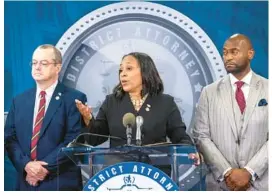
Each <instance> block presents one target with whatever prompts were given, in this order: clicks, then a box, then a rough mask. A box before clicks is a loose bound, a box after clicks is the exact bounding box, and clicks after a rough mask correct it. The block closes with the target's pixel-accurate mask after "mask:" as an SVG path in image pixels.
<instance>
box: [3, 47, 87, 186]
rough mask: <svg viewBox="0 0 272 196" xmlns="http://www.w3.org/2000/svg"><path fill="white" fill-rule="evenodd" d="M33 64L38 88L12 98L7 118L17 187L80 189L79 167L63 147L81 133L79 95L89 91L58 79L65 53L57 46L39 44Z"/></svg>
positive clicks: (7, 144)
mask: <svg viewBox="0 0 272 196" xmlns="http://www.w3.org/2000/svg"><path fill="white" fill-rule="evenodd" d="M30 64H31V67H32V77H33V78H34V80H35V81H36V88H33V89H30V90H28V91H26V92H24V93H22V94H20V95H18V96H17V97H15V98H14V99H13V101H12V105H11V108H10V111H9V114H8V117H7V120H6V124H5V148H6V150H7V152H8V156H9V158H10V160H11V162H12V163H13V165H14V166H15V168H16V170H17V173H18V177H17V190H81V189H82V180H81V173H80V168H77V166H76V165H74V163H73V162H72V161H70V160H69V159H68V158H67V157H66V156H65V155H64V154H63V153H61V152H60V150H61V148H62V147H65V146H66V145H67V144H68V143H69V142H71V141H72V140H73V139H74V138H75V137H76V136H77V135H78V134H80V129H81V116H80V113H79V112H78V110H77V108H76V106H75V104H74V100H75V99H79V100H81V101H82V102H84V103H85V102H86V96H85V95H84V94H83V93H81V92H79V91H76V90H74V89H70V88H68V87H66V86H64V85H63V84H61V83H60V82H59V81H58V77H59V72H60V70H61V64H62V57H61V53H60V52H59V51H58V49H56V48H55V47H54V46H52V45H42V46H39V47H38V48H37V49H36V50H35V51H34V53H33V59H32V62H31V63H30Z"/></svg>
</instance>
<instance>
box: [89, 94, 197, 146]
mask: <svg viewBox="0 0 272 196" xmlns="http://www.w3.org/2000/svg"><path fill="white" fill-rule="evenodd" d="M147 105H150V108H149V111H148V110H146V108H147V107H148V106H147ZM128 112H130V113H133V114H134V115H135V116H138V115H140V116H142V117H143V119H144V123H143V126H142V133H143V134H144V138H143V141H142V142H143V145H145V144H154V143H160V142H166V136H168V137H169V138H170V140H171V142H172V143H186V144H192V140H191V139H190V137H189V136H188V135H187V134H186V132H185V131H186V126H185V124H184V123H183V122H182V118H181V115H180V112H179V109H178V107H177V105H176V103H175V102H174V99H173V97H172V96H170V95H166V94H160V95H158V96H153V97H151V96H148V97H147V99H146V100H145V102H144V104H143V105H142V107H141V109H140V110H139V111H138V112H137V111H136V110H135V109H134V106H133V104H132V102H131V100H130V97H129V95H128V94H125V96H124V97H123V98H122V99H121V100H120V99H117V98H116V97H115V95H114V94H111V95H108V96H107V97H106V100H105V101H104V103H103V104H102V106H101V108H100V110H99V112H98V115H97V117H96V119H92V120H91V123H90V125H89V128H88V130H87V131H86V132H91V133H98V134H103V135H111V136H117V137H121V138H123V140H117V139H111V140H110V146H111V147H115V146H119V145H123V144H126V128H125V127H124V125H123V122H122V120H123V116H124V115H125V114H126V113H128ZM135 136H136V125H134V127H133V128H132V143H134V144H135ZM106 140H107V138H102V137H94V136H90V137H88V138H87V141H88V143H89V144H91V145H98V144H101V143H103V142H105V141H106Z"/></svg>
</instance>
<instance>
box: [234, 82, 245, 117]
mask: <svg viewBox="0 0 272 196" xmlns="http://www.w3.org/2000/svg"><path fill="white" fill-rule="evenodd" d="M235 84H236V85H237V89H236V92H235V98H236V101H237V103H238V105H239V108H240V110H241V113H242V114H243V112H244V110H245V107H246V101H245V96H244V93H243V91H242V89H241V88H242V86H243V85H244V82H243V81H237V82H235Z"/></svg>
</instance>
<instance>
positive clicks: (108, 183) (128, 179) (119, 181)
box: [83, 162, 179, 191]
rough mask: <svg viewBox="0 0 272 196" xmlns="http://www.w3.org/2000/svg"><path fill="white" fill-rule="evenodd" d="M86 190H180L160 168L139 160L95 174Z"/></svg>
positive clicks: (116, 165)
mask: <svg viewBox="0 0 272 196" xmlns="http://www.w3.org/2000/svg"><path fill="white" fill-rule="evenodd" d="M83 190H84V191H178V190H179V188H178V186H177V184H176V183H175V182H174V181H173V180H172V179H171V178H170V177H169V176H167V174H165V173H164V172H162V171H160V170H159V169H157V168H155V167H153V166H151V165H148V164H145V163H139V162H124V163H118V164H115V165H112V166H109V167H107V168H105V169H103V170H101V171H100V172H98V173H97V174H96V175H94V176H93V177H92V178H91V179H90V180H89V181H88V182H87V183H86V185H85V186H84V188H83Z"/></svg>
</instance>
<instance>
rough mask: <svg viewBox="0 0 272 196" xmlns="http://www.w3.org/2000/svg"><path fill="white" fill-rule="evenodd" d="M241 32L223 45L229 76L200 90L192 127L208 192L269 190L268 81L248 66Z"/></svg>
mask: <svg viewBox="0 0 272 196" xmlns="http://www.w3.org/2000/svg"><path fill="white" fill-rule="evenodd" d="M253 56H254V50H253V48H252V44H251V42H250V40H249V39H248V38H247V37H246V36H244V35H241V34H235V35H233V36H231V37H230V38H229V39H228V40H227V41H226V42H225V44H224V48H223V59H224V64H225V68H226V70H227V72H228V75H227V76H225V77H224V78H222V79H220V80H218V81H216V82H214V83H212V84H210V85H208V86H206V87H205V88H204V89H203V90H202V93H201V96H200V99H199V103H198V107H197V111H196V116H195V126H194V129H193V135H194V139H195V141H196V144H197V146H198V149H199V151H200V152H201V153H202V154H203V156H204V161H205V162H206V164H207V165H208V168H209V171H210V172H209V173H208V174H207V177H206V185H207V190H235V191H238V190H242V191H243V190H268V149H267V148H268V106H267V105H268V102H267V100H268V80H267V79H265V78H263V77H261V76H259V75H257V74H255V73H254V72H253V71H252V70H251V68H250V61H251V60H252V59H253Z"/></svg>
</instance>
